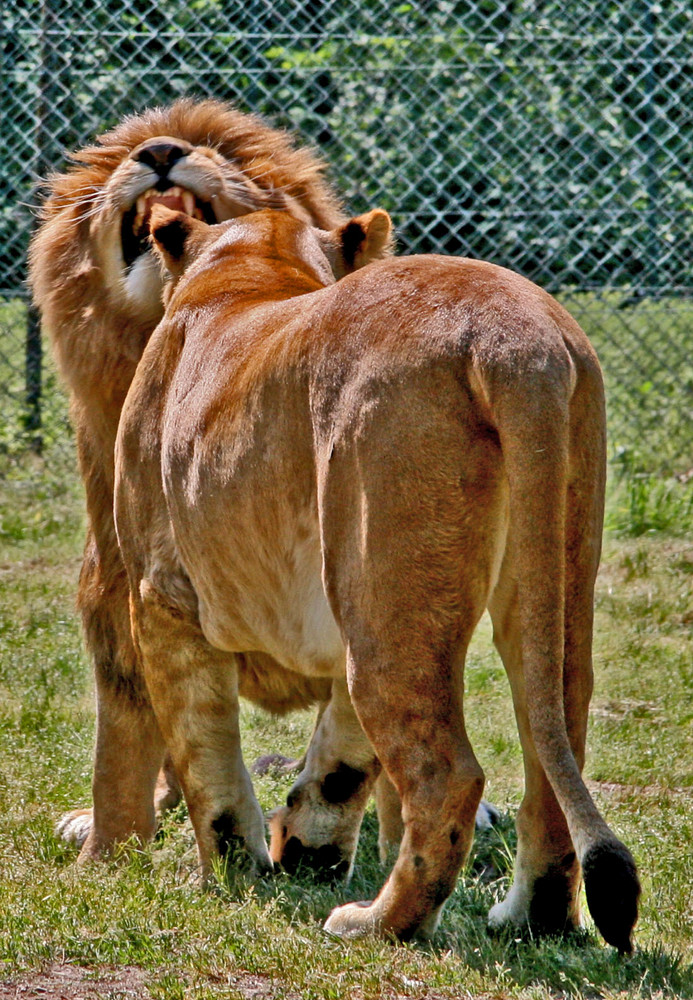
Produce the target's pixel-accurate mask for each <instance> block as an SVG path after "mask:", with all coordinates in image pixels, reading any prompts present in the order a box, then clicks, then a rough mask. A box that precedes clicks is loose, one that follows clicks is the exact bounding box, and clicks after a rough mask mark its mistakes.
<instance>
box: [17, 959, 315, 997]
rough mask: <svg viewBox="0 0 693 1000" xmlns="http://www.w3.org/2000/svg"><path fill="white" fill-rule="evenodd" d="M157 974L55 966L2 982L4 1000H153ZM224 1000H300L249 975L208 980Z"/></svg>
mask: <svg viewBox="0 0 693 1000" xmlns="http://www.w3.org/2000/svg"><path fill="white" fill-rule="evenodd" d="M155 977H156V974H155V973H154V974H152V973H151V972H145V970H144V969H139V968H136V967H135V966H127V965H124V966H118V967H117V968H100V969H86V968H83V967H82V966H78V965H51V966H49V967H48V968H46V969H43V970H41V971H37V972H32V973H29V974H25V975H23V976H21V977H15V978H13V979H4V980H0V1000H150V998H151V996H152V993H151V991H150V989H149V985H148V984H149V982H151V981H152V980H154V981H155ZM204 982H205V985H209V986H212V988H214V987H218V989H219V994H220V996H223V995H226V996H228V994H229V992H230V991H233V994H234V995H240V996H242V997H244V998H247V1000H280V998H281V1000H300V997H299V994H298V993H293V992H287V990H286V988H285V987H282V985H281V984H278V983H274V982H272V980H270V979H266V978H264V977H262V976H255V975H251V973H249V972H235V973H229V974H228V975H224V976H210V977H208V978H205V980H204Z"/></svg>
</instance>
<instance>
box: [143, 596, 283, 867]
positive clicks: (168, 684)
mask: <svg viewBox="0 0 693 1000" xmlns="http://www.w3.org/2000/svg"><path fill="white" fill-rule="evenodd" d="M133 624H134V627H135V634H136V636H137V640H138V644H139V647H140V650H141V653H142V660H143V664H144V673H145V677H146V680H147V686H148V689H149V692H150V695H151V699H152V704H153V706H154V710H155V712H156V714H157V718H158V719H159V722H160V726H161V730H162V733H163V736H164V739H165V740H166V746H167V747H168V749H169V752H170V754H171V759H172V761H173V765H174V767H175V772H176V774H177V776H178V778H179V780H180V783H181V785H182V788H183V792H184V794H185V799H186V802H187V805H188V810H189V813H190V819H191V821H192V824H193V827H194V830H195V837H196V840H197V847H198V853H199V858H200V864H201V868H202V871H203V873H204V874H208V873H209V871H210V869H211V865H212V861H213V859H214V858H215V857H220V856H221V857H225V856H226V855H228V854H229V853H230V852H231V850H232V849H233V848H234V847H235V846H237V845H238V846H242V847H244V848H245V849H246V850H247V851H248V853H249V854H250V856H251V859H252V861H253V863H254V867H255V868H256V869H259V870H260V871H266V870H271V868H272V862H271V860H270V858H269V854H268V851H267V844H266V842H265V834H264V818H263V815H262V811H261V809H260V806H259V804H258V802H257V800H256V798H255V794H254V792H253V787H252V784H251V781H250V777H249V775H248V772H247V771H246V768H245V765H244V763H243V758H242V755H241V743H240V732H239V721H238V671H237V666H236V661H235V659H234V657H233V655H232V654H229V653H223V652H221V651H219V650H216V649H215V648H214V647H212V646H211V645H210V644H209V643H208V642H207V640H206V639H205V638H204V636H203V634H202V632H201V630H200V627H199V625H198V623H197V621H196V619H195V618H194V616H193V615H192V614H189V613H188V612H187V611H185V610H182V609H181V608H180V607H177V606H175V605H173V604H172V603H171V602H169V601H168V599H167V598H166V597H165V596H164V595H162V594H161V593H160V592H159V591H157V590H156V589H155V588H154V587H153V586H152V585H151V584H150V583H149V582H148V581H146V580H145V581H143V582H142V584H141V586H140V588H139V594H138V595H137V596H136V597H135V598H134V599H133Z"/></svg>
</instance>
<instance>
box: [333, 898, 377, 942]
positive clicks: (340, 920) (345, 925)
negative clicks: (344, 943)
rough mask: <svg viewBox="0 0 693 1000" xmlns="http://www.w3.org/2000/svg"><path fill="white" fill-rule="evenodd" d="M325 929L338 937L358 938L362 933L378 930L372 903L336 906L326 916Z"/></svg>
mask: <svg viewBox="0 0 693 1000" xmlns="http://www.w3.org/2000/svg"><path fill="white" fill-rule="evenodd" d="M325 930H326V931H327V933H328V934H332V935H334V936H335V937H340V938H358V937H363V935H364V934H372V933H373V932H374V931H377V930H378V924H377V921H376V920H375V919H374V914H373V910H372V903H370V902H361V903H347V904H346V905H345V906H338V907H337V908H336V909H334V910H333V911H332V913H330V915H329V917H328V918H327V921H326V922H325Z"/></svg>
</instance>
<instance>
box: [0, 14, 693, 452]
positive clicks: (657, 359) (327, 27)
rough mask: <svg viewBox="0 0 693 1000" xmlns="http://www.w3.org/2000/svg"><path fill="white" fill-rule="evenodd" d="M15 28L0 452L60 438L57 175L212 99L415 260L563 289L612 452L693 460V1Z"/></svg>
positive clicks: (1, 166) (10, 32)
mask: <svg viewBox="0 0 693 1000" xmlns="http://www.w3.org/2000/svg"><path fill="white" fill-rule="evenodd" d="M0 32H1V35H2V52H3V80H4V84H5V85H4V92H3V96H2V105H1V106H2V111H3V115H2V124H1V125H0V128H2V131H3V138H4V142H3V149H4V154H3V158H2V162H1V163H0V336H1V339H0V414H2V417H3V425H2V426H3V430H2V431H0V451H2V450H3V449H4V450H5V451H8V450H12V449H13V448H19V447H24V446H26V443H27V438H28V441H29V444H31V443H32V442H33V443H34V445H35V446H36V444H37V442H38V445H39V446H40V445H41V444H43V445H45V444H46V443H50V442H51V440H52V438H53V437H56V438H57V437H59V436H60V434H62V428H63V426H64V420H61V419H59V420H58V426H59V427H60V433H58V430H56V429H55V428H54V427H52V426H49V425H48V424H47V421H46V419H45V415H44V410H45V409H46V408H49V409H50V408H52V409H53V411H55V412H56V413H57V412H59V410H60V408H59V406H56V405H54V402H53V400H48V399H47V394H48V393H51V394H53V395H55V393H56V392H58V390H57V388H56V384H55V379H54V376H53V375H52V373H51V370H50V364H49V363H48V364H49V367H48V368H46V360H45V359H44V358H43V357H41V354H40V341H38V339H37V336H36V326H35V321H34V320H33V319H32V318H31V316H30V315H29V317H28V319H27V314H26V310H25V308H24V305H23V303H25V302H26V291H25V286H24V280H25V252H26V246H27V242H28V236H29V232H30V230H31V226H32V212H31V210H30V208H29V205H30V204H31V203H33V202H35V201H36V199H37V191H38V187H37V186H38V184H39V179H40V178H41V177H42V176H44V175H45V174H46V173H47V172H48V171H50V170H51V169H55V168H58V169H59V168H61V167H62V166H63V165H64V164H65V151H66V150H70V149H74V148H76V147H79V146H80V145H82V144H84V143H86V142H88V141H90V140H91V139H92V138H93V137H94V135H96V134H98V133H99V132H100V131H102V130H103V129H104V128H106V127H109V126H111V125H112V124H114V123H115V121H117V120H118V119H119V118H120V117H121V116H122V115H123V114H126V113H130V112H133V111H137V110H141V109H142V108H144V107H146V106H149V105H152V104H161V103H166V102H168V101H170V100H172V99H174V98H176V97H179V96H181V95H182V94H196V95H208V96H214V97H219V98H223V99H230V100H232V101H234V102H235V103H236V104H237V105H238V106H239V107H240V108H241V109H243V110H252V111H254V112H259V113H260V114H262V115H264V116H265V117H267V118H269V119H270V121H272V122H273V123H275V124H278V125H283V126H287V127H289V128H291V129H293V130H295V131H296V132H297V133H298V134H299V135H300V136H302V137H303V139H304V140H305V141H306V142H308V143H311V144H312V145H314V146H316V147H318V148H319V150H320V152H321V154H322V155H323V157H324V158H325V159H326V160H327V161H328V163H329V165H330V176H331V179H332V181H333V182H334V184H335V185H336V186H337V187H338V188H339V190H340V192H341V194H342V195H343V196H344V198H345V201H346V203H347V205H348V206H349V207H350V208H351V209H353V210H354V211H355V212H357V211H362V210H365V209H366V208H370V207H373V206H374V205H380V206H382V207H384V208H386V209H388V211H390V213H391V214H392V216H393V218H394V220H395V222H396V225H397V227H398V232H399V237H400V249H401V251H402V252H424V253H425V252H432V251H433V252H442V253H456V254H466V255H470V256H474V257H483V258H486V259H489V260H493V261H495V262H497V263H500V264H504V265H506V266H508V267H512V268H515V269H517V270H519V271H520V272H521V273H523V274H525V275H526V276H528V277H530V278H532V279H534V280H536V281H538V282H539V283H540V284H542V285H543V286H544V287H546V288H548V289H549V290H550V291H552V292H553V293H554V294H557V295H558V296H559V297H560V298H561V299H562V300H563V301H564V302H565V303H566V305H567V306H568V308H569V309H571V311H572V312H573V313H574V314H575V315H576V317H577V318H578V320H579V321H580V322H581V323H582V324H583V326H584V327H585V328H586V330H587V332H588V334H589V335H590V337H591V339H592V340H593V342H594V343H595V346H596V347H597V350H598V352H599V353H600V356H601V358H602V361H603V365H604V368H605V373H606V378H607V385H608V389H609V405H610V437H611V442H612V451H613V452H616V451H619V450H620V451H621V453H623V452H624V451H625V452H629V453H633V454H642V455H643V456H644V457H643V461H645V462H647V463H649V464H651V465H652V464H656V465H658V466H660V467H661V468H663V469H666V470H667V471H677V470H679V471H681V470H685V469H688V468H690V467H691V466H692V465H693V448H692V445H691V440H692V438H693V434H692V430H693V414H692V409H693V403H692V400H693V362H692V361H691V325H692V321H693V306H691V303H690V295H691V290H692V288H693V271H692V269H693V245H692V243H693V238H692V233H691V229H692V227H691V222H692V218H691V214H692V211H693V170H692V167H693V164H692V162H691V156H692V150H693V142H692V140H693V119H692V117H691V111H690V109H691V107H693V64H691V62H690V58H689V54H690V51H691V45H692V43H693V8H691V5H690V3H689V0H660V2H659V3H654V2H652V0H633V2H628V3H623V2H603V0H580V2H573V0H567V2H566V0H558V2H552V0H460V2H455V0H419V2H416V3H414V2H409V3H400V4H397V3H393V4H390V3H384V2H381V0H350V2H343V0H275V2H269V0H244V2H240V0H188V2H182V0H158V2H153V0H5V2H4V4H3V7H2V12H1V13H0Z"/></svg>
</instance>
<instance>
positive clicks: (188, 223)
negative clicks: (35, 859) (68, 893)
mask: <svg viewBox="0 0 693 1000" xmlns="http://www.w3.org/2000/svg"><path fill="white" fill-rule="evenodd" d="M151 225H152V234H153V239H154V240H155V242H156V244H157V247H158V249H159V252H160V253H161V255H162V258H163V260H164V261H165V264H166V266H167V268H168V270H169V271H170V273H171V276H172V281H171V287H170V288H169V289H168V290H167V293H166V295H167V300H168V305H167V310H166V313H165V316H164V319H163V321H162V323H161V324H160V325H159V327H158V328H157V330H156V331H155V333H154V334H153V336H152V338H151V340H150V342H149V344H148V346H147V348H146V350H145V353H144V356H143V358H142V362H141V364H140V366H139V367H138V370H137V374H136V376H135V379H134V381H133V384H132V387H131V389H130V392H129V394H128V398H127V400H126V403H125V406H124V408H123V415H122V420H121V424H120V428H119V431H118V438H117V443H116V487H115V510H116V526H117V532H118V538H119V541H120V545H121V551H122V554H123V560H124V563H125V566H126V568H127V573H128V579H129V583H130V592H131V602H132V604H131V607H132V623H133V634H134V636H135V641H136V643H137V646H138V649H139V651H140V653H141V661H140V662H141V664H142V671H143V675H142V677H140V678H138V690H139V692H140V693H141V700H140V702H139V704H138V714H137V726H138V728H139V729H140V730H141V732H142V733H145V734H146V738H143V740H142V742H141V750H140V753H141V754H142V756H141V757H140V759H139V761H137V762H135V761H134V760H133V761H131V765H132V764H135V763H137V766H136V768H134V769H135V770H136V771H137V773H138V774H140V775H142V774H145V773H146V774H147V777H148V782H147V784H146V785H145V784H144V782H143V783H142V786H141V788H140V797H141V801H142V802H143V803H146V802H147V801H150V800H151V795H152V788H153V784H154V779H155V776H156V770H157V767H158V763H159V759H160V757H161V754H162V752H163V745H164V741H165V745H166V746H167V747H168V748H169V750H170V752H171V754H172V756H173V760H174V763H175V767H176V771H177V773H178V775H179V777H180V779H181V782H182V785H183V789H184V792H185V796H186V800H187V803H188V807H189V811H190V816H191V818H192V822H193V825H194V829H195V834H196V838H197V844H198V850H199V855H200V860H201V864H202V866H203V868H204V869H209V867H210V863H211V860H212V859H213V857H214V856H215V855H217V854H218V853H221V854H223V853H224V852H226V851H227V849H228V845H229V843H230V842H232V841H237V840H240V841H242V842H243V843H244V844H245V847H246V849H247V851H248V852H249V854H250V855H251V857H252V858H253V859H254V861H255V864H256V865H257V866H258V867H259V868H261V869H267V868H271V867H272V862H273V860H274V861H276V862H282V863H285V864H287V865H288V866H289V867H291V866H293V865H294V864H295V863H296V861H297V859H299V858H301V857H306V856H307V857H308V858H309V859H310V860H311V861H314V862H318V863H324V864H327V865H332V866H335V867H338V868H339V867H340V866H341V867H343V868H346V869H348V868H349V866H350V865H351V863H352V859H353V854H354V849H355V844H356V839H357V835H358V828H359V825H360V820H361V816H362V814H363V809H364V805H365V802H366V798H367V796H368V792H369V790H370V788H371V787H372V785H373V782H374V780H375V778H376V776H377V774H378V772H379V770H380V768H381V767H382V768H384V769H385V771H386V772H387V774H388V775H389V777H390V779H391V781H392V782H393V784H394V786H395V788H396V790H397V792H398V793H399V796H400V797H401V802H402V810H401V816H402V820H403V825H404V835H403V838H402V842H401V847H400V852H399V857H398V860H397V862H396V864H395V867H394V869H393V871H392V873H391V874H390V876H389V878H388V879H387V881H386V882H385V885H384V887H383V888H382V890H381V891H380V893H379V895H378V897H377V898H376V899H375V900H374V901H373V902H370V903H352V904H349V905H347V906H341V907H338V908H337V909H336V910H334V911H333V913H332V914H331V915H330V917H329V919H328V921H327V924H326V927H327V929H328V930H329V931H331V932H333V933H335V934H339V935H343V936H347V937H350V936H355V935H359V934H362V933H366V932H369V931H377V932H382V933H386V934H392V935H396V936H397V937H399V938H409V937H411V936H412V935H413V934H415V933H423V934H427V933H430V932H431V931H432V930H433V929H434V928H435V926H436V923H437V920H438V918H439V914H440V911H441V908H442V905H443V903H444V901H445V899H446V898H447V897H448V895H449V894H450V892H451V891H452V889H453V886H454V884H455V880H456V877H457V874H458V872H459V869H460V866H461V864H462V862H463V860H464V858H465V856H466V855H467V852H468V850H469V847H470V843H471V839H472V834H473V828H474V816H475V812H476V809H477V806H478V803H479V800H480V797H481V792H482V787H483V783H484V778H483V772H482V770H481V768H480V766H479V764H478V762H477V761H476V758H475V757H474V754H473V752H472V748H471V745H470V743H469V740H468V738H467V734H466V731H465V726H464V720H463V714H462V689H463V682H462V671H463V666H464V659H465V654H466V650H467V646H468V643H469V639H470V636H471V634H472V632H473V630H474V628H475V626H476V624H477V622H478V621H479V618H480V616H481V615H482V613H483V611H484V609H485V608H486V607H488V609H489V611H490V613H491V616H492V619H493V623H494V629H495V641H496V644H497V646H498V649H499V651H500V653H501V656H502V658H503V662H504V664H505V667H506V669H507V672H508V675H509V678H510V681H511V686H512V691H513V697H514V701H515V707H516V713H517V720H518V725H519V730H520V736H521V739H522V745H523V750H524V755H525V769H526V778H527V789H526V795H525V799H524V802H523V804H522V806H521V809H520V814H519V817H518V834H519V847H518V858H517V867H516V876H515V882H514V885H513V887H512V889H511V891H510V893H509V895H508V897H507V899H506V900H505V901H504V902H502V903H500V904H498V905H497V906H495V907H494V908H493V909H492V910H491V913H490V922H491V924H492V925H494V926H499V925H502V924H506V923H509V924H511V925H516V924H526V923H529V924H531V925H533V926H534V927H535V928H537V929H538V930H547V929H548V930H562V929H565V928H566V927H571V926H573V925H575V923H576V922H577V921H578V918H579V914H578V884H579V879H580V871H581V869H582V872H583V874H584V878H585V883H586V891H587V900H588V905H589V907H590V911H591V913H592V915H593V917H594V919H595V921H596V923H597V926H598V927H599V929H600V930H601V932H602V934H603V935H604V937H605V938H606V940H607V941H609V942H611V943H612V944H614V945H615V946H616V947H617V948H619V949H620V950H621V951H629V950H630V949H631V940H630V936H631V930H632V928H633V926H634V924H635V920H636V917H637V899H638V895H639V885H638V879H637V875H636V871H635V865H634V862H633V859H632V857H631V855H630V853H629V852H628V850H627V848H626V847H625V846H624V845H623V844H622V843H621V842H620V841H619V840H618V839H617V838H616V837H615V835H614V834H613V833H612V831H611V830H610V829H609V827H608V826H607V825H606V823H605V822H604V820H603V819H602V817H601V815H600V814H599V812H598V810H597V808H596V806H595V804H594V802H593V800H592V798H591V797H590V795H589V792H588V791H587V789H586V787H585V784H584V782H583V780H582V777H581V767H582V765H583V762H584V750H585V735H586V726H587V711H588V703H589V699H590V693H591V686H592V665H591V639H592V603H593V588H594V579H595V574H596V570H597V563H598V559H599V550H600V538H601V527H602V513H603V494H604V468H605V434H604V431H605V421H604V397H603V388H602V379H601V373H600V369H599V365H598V362H597V359H596V357H595V355H594V352H593V351H592V349H591V347H590V345H589V343H588V341H587V339H586V337H585V335H584V334H583V332H582V331H581V330H580V328H579V326H578V325H577V324H576V323H575V322H574V321H573V320H572V319H571V317H570V316H569V315H568V314H567V313H566V312H565V311H564V310H563V309H562V307H561V306H560V305H559V304H558V303H557V302H555V301H554V300H553V299H552V298H551V297H550V296H549V295H547V294H546V293H544V292H543V291H541V290H540V289H539V288H537V287H536V286H535V285H533V284H531V283H530V282H529V281H526V280H525V279H523V278H521V277H519V276H518V275H516V274H513V273H512V272H510V271H506V270H504V269H502V268H500V267H496V266H494V265H492V264H488V263H484V262H478V261H471V260H464V259H455V258H445V257H439V256H430V257H409V258H406V257H405V258H400V259H396V258H390V259H387V260H375V262H374V263H370V264H369V266H368V267H365V268H363V269H362V270H357V269H358V268H361V267H362V265H364V264H366V263H368V262H369V261H373V260H374V259H375V258H379V257H381V256H382V255H383V253H384V252H385V250H386V248H387V244H388V241H389V238H390V222H389V218H388V216H387V215H386V214H385V213H384V212H380V211H377V210H376V211H374V212H371V213H370V214H368V215H365V216H362V217H360V218H358V219H353V220H351V221H350V222H349V223H347V224H346V225H343V226H342V227H340V228H337V229H335V230H333V231H332V232H329V233H327V232H322V231H320V230H318V229H315V228H312V227H310V226H308V225H306V224H305V223H302V222H299V221H297V220H296V219H294V218H292V217H291V216H290V215H288V214H285V213H279V212H267V211H264V212H259V213H255V214H253V215H249V216H247V217H246V218H244V219H238V220H232V221H230V222H226V223H223V224H221V225H215V226H207V225H206V224H205V223H203V222H199V221H196V220H194V219H192V218H190V217H189V216H185V215H182V214H180V213H173V212H170V211H168V210H166V209H165V208H162V207H158V208H155V210H154V211H153V213H152V219H151ZM344 274H346V276H344V277H343V278H342V280H340V281H337V282H335V278H336V277H337V278H339V277H341V276H342V275H344ZM248 651H253V654H252V655H256V651H260V652H261V653H262V654H264V655H266V656H269V657H271V658H272V661H273V662H275V663H278V664H281V666H282V668H283V669H284V670H285V671H288V672H289V675H290V676H294V673H295V674H296V675H298V674H304V675H305V676H306V677H308V678H329V679H330V680H332V682H333V694H332V700H331V701H330V703H329V705H328V707H327V708H326V710H325V712H324V713H323V715H322V718H321V720H320V723H319V725H318V727H317V729H316V731H315V733H314V736H313V739H312V741H311V745H310V747H309V750H308V754H307V760H306V767H305V769H304V772H303V774H302V775H301V776H300V777H299V778H298V780H297V781H296V783H295V785H294V788H293V789H292V791H291V793H290V795H289V799H288V802H287V806H286V807H285V808H283V809H281V810H279V811H278V812H277V813H276V814H275V815H274V817H273V819H272V841H271V849H270V853H268V850H267V846H266V843H265V837H264V831H263V818H262V813H261V811H260V808H259V806H258V803H257V801H256V799H255V797H254V794H253V790H252V786H251V784H250V779H249V777H248V774H247V772H246V770H245V767H244V765H243V761H242V757H241V749H240V741H239V737H238V692H239V688H241V687H242V684H243V672H244V669H245V664H244V659H243V657H244V656H246V655H247V652H248ZM239 657H240V659H239ZM147 695H148V696H149V699H151V703H149V702H148V700H147Z"/></svg>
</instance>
